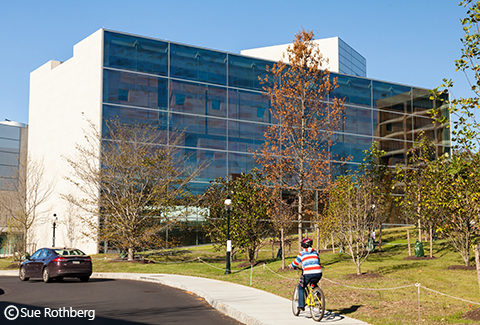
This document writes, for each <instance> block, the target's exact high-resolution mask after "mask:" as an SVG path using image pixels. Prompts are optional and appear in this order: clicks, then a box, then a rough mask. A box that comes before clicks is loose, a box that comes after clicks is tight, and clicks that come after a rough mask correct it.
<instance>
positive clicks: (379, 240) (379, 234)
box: [378, 223, 382, 252]
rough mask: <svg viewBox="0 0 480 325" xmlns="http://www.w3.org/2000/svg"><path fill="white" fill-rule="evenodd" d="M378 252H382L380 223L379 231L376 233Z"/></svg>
mask: <svg viewBox="0 0 480 325" xmlns="http://www.w3.org/2000/svg"><path fill="white" fill-rule="evenodd" d="M378 250H379V251H380V252H381V251H382V224H381V223H380V230H379V231H378Z"/></svg>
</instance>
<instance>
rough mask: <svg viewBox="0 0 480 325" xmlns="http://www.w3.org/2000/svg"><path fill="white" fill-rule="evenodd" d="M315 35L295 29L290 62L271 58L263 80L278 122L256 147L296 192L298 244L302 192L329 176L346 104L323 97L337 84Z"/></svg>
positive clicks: (268, 168)
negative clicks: (273, 61)
mask: <svg viewBox="0 0 480 325" xmlns="http://www.w3.org/2000/svg"><path fill="white" fill-rule="evenodd" d="M313 41H314V34H313V32H311V31H305V30H302V31H300V32H299V33H297V34H296V35H295V40H294V41H293V47H290V46H289V47H288V48H287V53H286V58H287V59H288V62H289V64H285V63H283V61H279V62H278V63H276V64H274V65H273V67H272V68H270V69H269V72H270V75H269V76H267V77H266V78H265V79H264V80H263V82H264V84H265V86H264V90H265V91H266V93H267V94H268V96H269V97H270V101H271V103H272V105H273V107H274V109H272V112H271V113H272V115H273V116H274V118H275V119H276V120H277V121H278V124H276V125H272V126H271V127H270V128H269V129H268V131H267V132H266V134H265V137H266V140H265V143H264V146H263V148H262V149H261V150H260V151H259V152H257V153H256V159H257V162H258V163H260V164H261V165H262V166H263V169H264V170H265V172H266V173H267V174H268V175H269V176H270V178H271V179H272V181H273V182H274V183H275V182H276V183H279V184H281V186H280V187H281V188H282V189H284V190H288V191H290V192H294V193H295V194H296V196H297V204H298V211H297V215H298V240H299V242H298V245H299V246H298V247H299V249H300V241H301V239H302V221H303V219H304V215H305V203H306V202H305V196H306V195H308V194H307V192H309V191H310V192H311V191H312V190H315V189H323V188H327V187H328V184H330V182H331V164H330V161H331V158H332V157H331V151H330V150H329V148H330V147H331V146H332V145H334V144H335V137H334V136H333V135H334V131H335V130H338V129H339V128H340V127H341V125H342V123H343V120H344V115H343V113H344V109H345V107H344V101H343V100H339V99H337V98H330V102H328V101H327V100H328V95H329V94H330V93H331V92H332V91H333V90H334V89H335V88H337V87H338V86H337V84H336V78H330V73H329V71H328V70H326V69H325V70H322V67H323V66H324V65H325V63H326V60H325V59H324V58H323V56H322V55H321V54H320V51H319V49H318V45H317V44H316V43H315V42H313ZM284 56H285V54H284ZM272 81H273V82H272Z"/></svg>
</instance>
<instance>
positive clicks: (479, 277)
mask: <svg viewBox="0 0 480 325" xmlns="http://www.w3.org/2000/svg"><path fill="white" fill-rule="evenodd" d="M475 264H476V265H477V280H478V288H479V289H480V257H479V254H478V245H475Z"/></svg>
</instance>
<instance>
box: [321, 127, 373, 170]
mask: <svg viewBox="0 0 480 325" xmlns="http://www.w3.org/2000/svg"><path fill="white" fill-rule="evenodd" d="M336 140H337V142H336V144H335V145H334V146H333V147H332V148H331V152H332V155H333V159H338V158H346V157H348V156H352V159H350V160H349V161H350V162H356V163H362V162H363V157H364V156H365V154H364V153H363V151H364V150H368V149H369V148H370V146H371V145H372V138H371V137H357V136H355V135H348V134H337V135H336Z"/></svg>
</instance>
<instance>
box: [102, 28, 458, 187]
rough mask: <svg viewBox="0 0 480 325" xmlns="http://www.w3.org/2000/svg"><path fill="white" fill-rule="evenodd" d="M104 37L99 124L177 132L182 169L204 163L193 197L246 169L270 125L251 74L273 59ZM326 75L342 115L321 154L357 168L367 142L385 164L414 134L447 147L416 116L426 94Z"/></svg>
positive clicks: (425, 106) (398, 157) (434, 127)
mask: <svg viewBox="0 0 480 325" xmlns="http://www.w3.org/2000/svg"><path fill="white" fill-rule="evenodd" d="M104 35H105V36H104V58H103V111H102V115H103V117H104V118H113V117H117V116H118V117H120V118H121V119H123V120H124V121H126V122H128V121H132V122H133V121H144V122H152V121H158V124H159V125H160V126H161V127H163V128H164V129H165V130H168V131H178V130H185V139H184V141H183V143H181V147H182V150H184V151H185V153H186V154H188V155H189V156H190V157H192V158H191V159H192V161H191V162H192V163H193V164H195V163H196V162H197V161H202V160H205V159H208V160H211V161H212V164H210V165H209V167H208V168H207V169H206V170H204V171H203V173H202V175H201V177H200V178H198V179H197V181H196V182H195V183H194V184H192V185H193V187H194V188H195V189H196V190H197V191H203V189H204V188H205V187H207V186H208V185H209V181H211V180H212V179H215V178H217V177H222V176H226V175H230V174H236V173H240V172H246V171H249V170H250V169H251V168H252V167H254V166H256V163H255V161H254V159H253V155H252V153H251V151H255V150H256V149H258V148H259V147H260V146H261V145H262V143H263V142H264V132H265V131H266V129H267V128H268V126H269V125H271V124H272V123H274V121H273V119H272V116H271V114H270V109H271V106H270V103H269V99H268V97H267V96H266V95H264V94H262V85H261V84H260V82H259V77H264V76H265V75H266V67H267V66H272V65H273V63H274V62H272V61H266V60H260V59H256V58H252V57H247V56H242V55H238V54H232V53H226V52H221V51H214V50H208V49H204V48H199V47H194V46H187V45H183V44H177V43H173V42H167V41H160V40H155V39H149V38H143V37H138V36H132V35H126V34H120V33H115V32H110V31H105V34H104ZM342 42H343V41H342ZM343 43H344V42H343ZM332 77H336V78H338V84H339V85H340V87H339V88H338V89H337V90H336V91H335V92H334V93H332V94H331V96H332V98H333V96H336V97H338V98H345V103H346V105H347V109H346V117H345V125H344V127H343V130H341V132H338V143H337V145H335V146H334V147H332V148H331V151H332V152H333V154H334V155H337V156H338V157H348V156H350V155H351V156H352V157H353V159H352V160H351V161H350V162H348V163H347V167H346V168H355V167H356V166H357V164H359V163H361V162H362V160H363V156H364V153H363V151H364V150H366V149H368V148H369V147H370V145H371V144H372V141H374V140H375V141H378V142H379V143H380V148H381V149H383V150H385V151H387V155H385V157H384V159H385V160H386V161H388V163H389V164H390V165H395V164H397V163H405V162H406V157H405V153H406V150H407V149H408V148H410V147H411V145H412V143H413V141H414V140H415V137H416V134H418V132H419V131H421V130H424V131H426V132H427V133H428V135H429V136H430V138H432V139H434V140H435V141H436V143H437V145H438V146H439V151H440V152H444V151H448V150H449V146H450V137H449V132H448V130H447V129H445V128H442V127H441V126H440V125H438V124H435V123H433V121H432V119H431V118H430V117H429V115H428V114H427V113H426V111H427V110H429V109H431V108H432V107H433V106H432V105H433V104H434V103H433V102H432V101H430V100H429V93H428V91H427V90H425V89H417V88H413V87H410V86H406V85H398V84H393V83H387V82H382V81H377V80H372V79H367V78H361V77H355V76H351V75H344V74H335V73H332Z"/></svg>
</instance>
